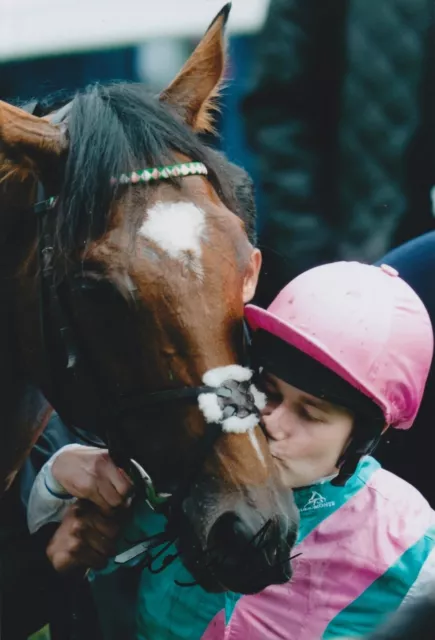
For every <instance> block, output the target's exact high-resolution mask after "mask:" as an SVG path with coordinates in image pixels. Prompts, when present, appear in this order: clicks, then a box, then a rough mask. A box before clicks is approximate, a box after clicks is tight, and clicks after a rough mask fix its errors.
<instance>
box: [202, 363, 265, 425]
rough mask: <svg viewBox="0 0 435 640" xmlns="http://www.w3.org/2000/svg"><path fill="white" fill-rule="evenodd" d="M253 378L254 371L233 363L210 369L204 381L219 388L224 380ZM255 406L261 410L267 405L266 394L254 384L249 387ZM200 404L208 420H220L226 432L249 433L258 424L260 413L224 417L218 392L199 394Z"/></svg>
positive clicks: (242, 380) (241, 380)
mask: <svg viewBox="0 0 435 640" xmlns="http://www.w3.org/2000/svg"><path fill="white" fill-rule="evenodd" d="M251 378H252V371H251V369H248V368H246V367H241V366H240V365H238V364H231V365H228V366H227V367H217V368H216V369H210V371H207V372H206V373H205V374H204V376H203V378H202V379H203V382H204V384H205V385H207V386H208V387H215V388H219V387H220V386H221V385H222V384H223V383H224V382H226V381H228V380H236V381H237V382H247V381H249V380H251ZM249 391H250V392H251V394H252V396H253V398H254V401H255V406H256V407H257V409H258V410H259V411H261V410H262V409H264V407H265V406H266V396H265V394H264V393H262V392H261V391H259V390H258V389H257V388H256V386H255V385H254V384H251V385H250V387H249ZM198 404H199V408H200V409H201V411H202V413H203V414H204V418H205V420H206V422H209V423H212V422H219V423H221V424H222V431H225V432H226V433H247V432H248V431H250V430H252V429H253V428H254V427H255V426H256V425H257V424H258V415H257V414H251V415H248V416H245V417H243V418H240V417H238V416H231V417H229V418H224V415H223V411H222V409H221V406H220V404H219V399H218V396H217V394H216V393H213V392H208V393H201V394H200V395H199V396H198Z"/></svg>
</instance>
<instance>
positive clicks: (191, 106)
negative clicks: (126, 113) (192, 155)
mask: <svg viewBox="0 0 435 640" xmlns="http://www.w3.org/2000/svg"><path fill="white" fill-rule="evenodd" d="M230 10H231V3H228V4H226V5H225V6H224V8H223V9H221V11H219V13H218V14H217V16H216V17H215V19H214V20H213V22H212V23H211V25H210V26H209V28H208V29H207V31H206V33H205V35H204V37H203V38H202V40H201V42H200V43H199V44H198V46H197V47H196V49H195V51H194V52H193V53H192V55H191V56H190V58H189V59H188V61H187V62H186V64H185V65H184V67H183V68H182V69H181V71H180V73H179V74H178V76H177V77H176V78H175V80H174V81H173V82H172V83H171V84H170V85H169V87H168V88H167V89H165V91H163V92H162V93H161V95H160V99H161V100H162V101H164V102H167V103H169V104H171V105H172V106H173V107H174V108H175V109H176V110H177V111H179V113H181V115H182V117H183V118H184V120H185V122H186V123H187V124H189V125H190V126H191V127H192V128H193V129H194V130H195V131H212V130H213V111H215V110H216V108H217V107H216V98H217V97H218V96H219V89H220V88H221V84H222V80H223V76H224V71H225V57H226V56H225V40H224V30H225V25H226V23H227V20H228V15H229V13H230Z"/></svg>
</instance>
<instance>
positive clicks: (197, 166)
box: [34, 162, 208, 213]
mask: <svg viewBox="0 0 435 640" xmlns="http://www.w3.org/2000/svg"><path fill="white" fill-rule="evenodd" d="M207 174H208V171H207V167H206V166H205V164H203V163H202V162H180V163H179V164H169V165H166V166H163V167H150V168H149V169H141V170H140V171H132V172H131V173H122V174H121V175H120V176H119V178H112V179H111V181H110V182H111V184H113V185H116V184H121V185H126V184H139V183H140V182H143V183H148V182H157V181H158V180H168V179H169V178H184V177H185V176H200V175H201V176H206V175H207ZM56 202H57V196H53V197H51V198H48V200H43V201H42V202H38V203H37V204H35V206H34V211H35V213H44V212H45V211H49V210H50V209H53V208H54V207H55V206H56Z"/></svg>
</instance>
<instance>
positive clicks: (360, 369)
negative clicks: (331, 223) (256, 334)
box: [246, 262, 433, 429]
mask: <svg viewBox="0 0 435 640" xmlns="http://www.w3.org/2000/svg"><path fill="white" fill-rule="evenodd" d="M246 319H247V321H248V324H249V325H250V326H251V328H252V329H253V330H257V329H263V330H265V331H267V332H269V333H271V334H273V335H274V336H276V337H278V338H280V339H281V340H284V341H285V342H287V343H289V344H290V345H292V346H294V347H296V348H297V349H299V350H301V351H303V352H304V353H306V354H307V355H309V356H310V357H312V358H314V359H315V360H317V361H318V362H320V363H321V364H323V365H324V366H326V367H328V368H329V369H331V370H332V371H334V372H335V373H336V374H338V375H339V376H341V377H342V378H343V379H344V380H346V381H347V382H348V383H350V384H351V385H353V386H354V387H355V388H357V389H358V390H359V391H361V392H362V393H364V394H365V395H366V396H368V397H369V398H371V399H372V400H373V401H374V402H375V403H376V404H377V405H378V406H379V407H380V408H381V409H382V411H383V413H384V416H385V420H386V424H388V425H391V426H393V427H395V428H397V429H409V427H410V426H411V425H412V423H413V421H414V419H415V417H416V415H417V412H418V409H419V406H420V402H421V399H422V396H423V391H424V387H425V384H426V379H427V376H428V373H429V368H430V364H431V361H432V354H433V331H432V325H431V322H430V318H429V315H428V313H427V310H426V307H425V306H424V305H423V303H422V301H421V300H420V298H419V297H418V296H417V294H416V293H415V292H414V290H413V289H411V287H410V286H409V285H408V284H406V282H405V281H404V280H402V279H401V278H400V277H398V273H397V271H396V270H395V269H393V268H392V267H390V266H388V265H382V266H381V267H374V266H370V265H365V264H360V263H358V262H334V263H331V264H327V265H323V266H320V267H315V268H314V269H310V270H309V271H306V272H305V273H303V274H302V275H300V276H298V277H297V278H295V279H294V280H293V281H292V282H290V284H288V285H287V286H286V287H284V289H283V290H282V291H281V292H280V293H279V294H278V296H277V297H276V298H275V300H274V301H273V302H272V304H271V305H270V306H269V308H268V309H267V310H265V309H261V308H259V307H256V306H254V305H248V306H247V307H246Z"/></svg>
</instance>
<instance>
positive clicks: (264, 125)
mask: <svg viewBox="0 0 435 640" xmlns="http://www.w3.org/2000/svg"><path fill="white" fill-rule="evenodd" d="M343 13H344V9H343V2H342V1H341V0H334V2H332V1H331V0H322V2H318V1H317V0H271V4H270V8H269V13H268V15H267V18H266V22H265V25H264V27H263V29H262V32H261V33H260V35H259V39H258V44H257V48H256V56H257V58H256V60H255V63H254V74H253V80H252V84H251V89H250V91H249V93H248V94H247V95H246V97H245V99H244V101H243V104H242V110H243V114H244V117H245V122H246V135H247V141H248V144H249V145H250V147H251V148H252V149H253V151H254V152H255V155H256V160H257V166H256V174H257V177H258V183H259V186H260V197H259V204H260V212H259V213H260V215H259V218H260V223H259V244H260V246H261V248H262V249H263V251H264V253H265V256H264V257H265V269H266V271H273V272H274V276H275V278H278V280H279V284H280V285H283V284H285V283H286V282H287V281H288V280H289V279H290V278H291V277H293V276H295V275H297V274H298V273H300V272H301V271H303V270H305V269H306V268H308V267H310V266H313V265H315V264H318V263H320V262H323V261H327V260H330V259H333V246H332V239H333V234H332V231H331V220H328V215H327V211H326V210H327V209H328V207H329V208H330V207H331V199H332V198H333V194H331V185H332V181H331V180H330V179H329V176H330V175H332V174H333V164H334V157H333V153H334V151H333V150H334V148H335V132H336V126H337V101H338V94H339V83H340V81H341V80H340V78H341V65H342V63H343V55H342V39H343ZM277 254H280V256H281V257H279V256H278V255H277Z"/></svg>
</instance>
